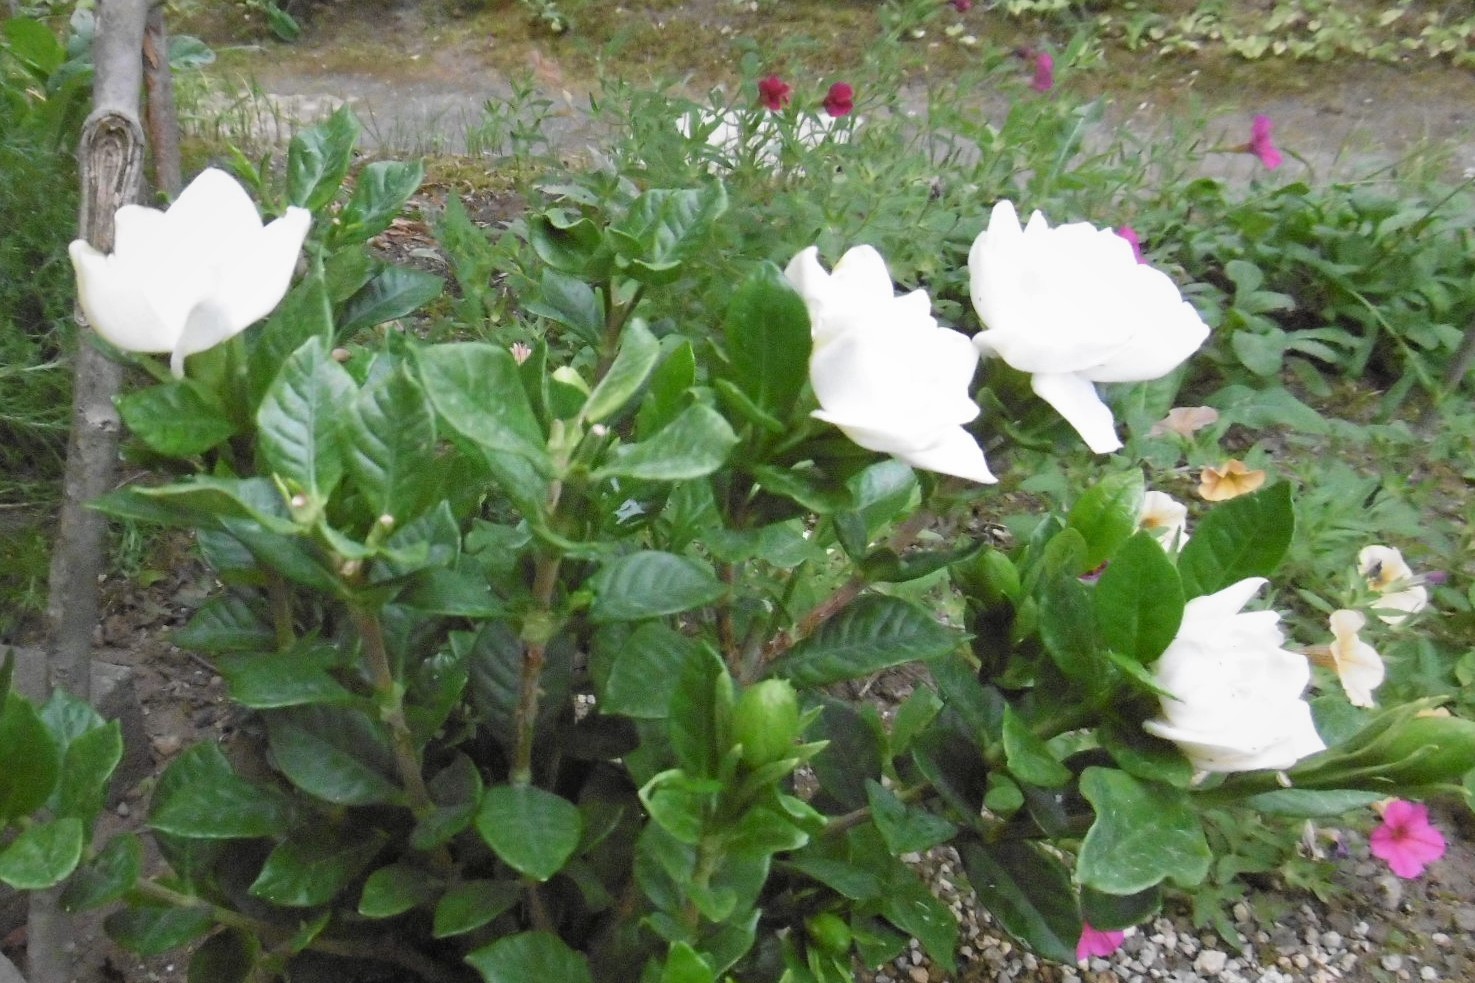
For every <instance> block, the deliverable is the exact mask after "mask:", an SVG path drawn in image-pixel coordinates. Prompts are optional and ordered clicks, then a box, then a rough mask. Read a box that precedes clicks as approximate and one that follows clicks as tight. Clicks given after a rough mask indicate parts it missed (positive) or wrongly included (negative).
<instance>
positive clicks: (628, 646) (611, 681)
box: [599, 621, 700, 720]
mask: <svg viewBox="0 0 1475 983" xmlns="http://www.w3.org/2000/svg"><path fill="white" fill-rule="evenodd" d="M699 644H700V643H698V642H697V641H696V640H695V639H693V638H691V637H689V636H687V635H683V634H681V633H680V632H678V631H675V630H674V629H672V628H669V627H667V626H666V625H663V624H661V623H659V622H655V621H652V622H647V623H646V624H643V625H640V626H639V627H638V628H636V629H635V631H634V632H633V633H632V634H631V635H630V637H629V638H628V639H627V640H625V642H624V643H623V644H622V645H621V646H620V648H619V650H618V651H617V652H616V653H615V655H614V659H613V662H612V664H611V665H610V668H609V674H608V676H607V677H606V678H605V681H604V687H603V689H602V691H601V692H600V699H599V705H600V709H601V710H603V711H604V712H605V713H618V714H623V715H625V716H627V717H639V718H643V719H649V720H655V719H660V718H663V717H665V716H666V715H667V713H668V712H669V711H670V706H671V696H672V694H673V693H674V692H675V690H676V682H677V679H678V678H679V677H680V674H681V667H682V666H683V665H685V664H686V663H687V662H689V661H690V660H691V659H692V658H693V657H694V655H695V652H696V650H697V648H698V647H699Z"/></svg>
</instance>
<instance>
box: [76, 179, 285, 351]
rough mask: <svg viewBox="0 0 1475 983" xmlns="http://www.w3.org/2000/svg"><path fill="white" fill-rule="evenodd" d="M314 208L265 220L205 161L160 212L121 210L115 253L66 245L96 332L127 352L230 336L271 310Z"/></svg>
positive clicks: (198, 345)
mask: <svg viewBox="0 0 1475 983" xmlns="http://www.w3.org/2000/svg"><path fill="white" fill-rule="evenodd" d="M311 224H312V215H311V213H310V212H308V211H307V209H305V208H297V207H292V208H288V209H287V212H286V214H285V215H283V216H282V217H281V218H279V219H277V220H276V221H274V222H272V223H271V224H270V225H267V226H265V227H264V228H263V227H262V223H261V216H260V215H259V214H258V213H257V211H256V205H255V204H253V203H252V201H251V197H250V196H249V195H248V194H246V191H245V189H243V188H242V187H241V186H240V185H239V184H237V183H236V181H235V179H234V178H232V177H230V176H229V175H228V174H226V173H225V172H224V171H219V170H215V169H214V168H208V169H206V170H204V171H201V172H200V174H199V176H198V177H196V178H195V179H194V180H193V181H191V182H190V185H189V187H187V188H185V189H184V191H182V192H181V193H180V195H179V197H178V198H177V199H175V201H174V204H172V205H170V206H169V209H168V210H167V211H162V212H161V211H159V210H158V209H156V208H146V207H144V206H142V205H124V206H123V207H122V208H120V209H118V213H117V217H116V219H115V226H114V228H115V231H114V235H113V251H112V252H111V253H109V254H107V255H104V254H103V253H101V252H98V251H97V250H96V249H94V248H93V247H92V246H90V245H89V244H88V243H87V242H85V241H84V240H82V239H77V240H75V241H74V242H73V243H72V244H71V247H70V252H71V256H72V266H73V267H74V268H75V269H76V272H77V294H78V301H79V303H80V304H81V306H82V311H83V313H84V314H86V316H87V321H88V323H90V324H91V325H92V328H93V330H94V331H96V332H97V333H98V334H99V335H101V336H102V337H103V338H104V339H106V340H107V341H108V342H109V343H110V344H112V345H114V346H115V347H117V348H121V349H123V350H124V351H129V352H151V353H163V352H168V353H169V354H170V359H169V367H170V369H171V370H172V371H173V373H174V375H175V376H176V377H179V376H183V375H184V360H185V358H187V357H188V356H190V355H193V354H195V353H197V352H203V351H205V350H206V349H209V348H213V347H215V346H216V345H218V344H220V343H221V342H223V341H226V340H228V339H230V338H233V337H235V336H236V335H237V334H239V333H240V332H242V331H244V330H245V329H246V328H248V327H250V326H251V325H252V324H254V323H256V322H257V321H259V320H261V319H262V318H263V317H265V316H266V315H267V314H270V313H271V311H272V308H274V307H276V306H277V304H278V303H279V302H280V301H281V299H282V295H283V294H285V293H286V292H287V287H288V286H289V285H290V283H291V281H292V270H293V268H294V267H295V266H296V265H297V255H298V253H299V252H301V250H302V241H303V240H304V239H305V238H307V230H308V227H309V226H310V225H311Z"/></svg>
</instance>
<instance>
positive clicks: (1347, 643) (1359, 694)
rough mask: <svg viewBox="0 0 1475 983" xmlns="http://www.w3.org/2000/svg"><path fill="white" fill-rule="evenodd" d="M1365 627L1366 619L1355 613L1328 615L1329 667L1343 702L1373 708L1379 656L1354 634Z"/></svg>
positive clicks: (1379, 679) (1380, 663)
mask: <svg viewBox="0 0 1475 983" xmlns="http://www.w3.org/2000/svg"><path fill="white" fill-rule="evenodd" d="M1366 625H1367V618H1366V617H1364V616H1363V615H1362V613H1361V612H1359V611H1348V610H1345V609H1343V610H1341V611H1333V612H1332V616H1331V628H1332V644H1331V647H1330V653H1331V657H1332V665H1333V668H1335V669H1336V670H1337V678H1338V679H1340V680H1341V681H1342V689H1343V690H1345V691H1346V693H1347V699H1348V700H1349V701H1351V703H1352V705H1353V706H1355V707H1370V706H1372V705H1373V690H1375V689H1377V688H1378V687H1379V686H1381V685H1382V683H1383V676H1384V669H1383V659H1382V657H1381V656H1379V655H1378V653H1377V650H1376V649H1374V648H1373V647H1372V646H1371V645H1369V644H1368V643H1367V642H1364V641H1363V640H1362V639H1361V638H1359V637H1358V634H1357V633H1358V632H1359V631H1361V630H1362V629H1363V628H1364V627H1365V626H1366Z"/></svg>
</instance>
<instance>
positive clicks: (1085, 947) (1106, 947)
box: [1076, 922, 1127, 962]
mask: <svg viewBox="0 0 1475 983" xmlns="http://www.w3.org/2000/svg"><path fill="white" fill-rule="evenodd" d="M1126 938H1127V933H1126V932H1103V931H1102V930H1101V929H1099V928H1093V927H1092V926H1091V923H1090V922H1082V923H1081V940H1080V941H1079V942H1077V943H1076V962H1084V961H1085V960H1087V959H1091V958H1095V957H1104V956H1109V955H1111V954H1112V953H1113V952H1116V951H1117V950H1118V949H1120V948H1121V947H1122V942H1123V941H1125V940H1126Z"/></svg>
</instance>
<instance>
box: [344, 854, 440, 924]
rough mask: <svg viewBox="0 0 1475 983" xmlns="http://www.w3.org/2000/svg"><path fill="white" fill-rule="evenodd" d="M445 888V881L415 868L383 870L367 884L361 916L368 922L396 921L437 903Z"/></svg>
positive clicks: (402, 866)
mask: <svg viewBox="0 0 1475 983" xmlns="http://www.w3.org/2000/svg"><path fill="white" fill-rule="evenodd" d="M442 886H443V881H442V880H441V878H439V877H437V876H436V875H434V874H432V873H430V872H429V871H427V870H425V869H424V868H422V867H417V866H415V865H414V864H407V863H397V864H390V865H389V866H388V867H380V868H379V869H378V870H376V871H374V872H373V873H372V874H370V875H369V879H368V880H366V881H364V890H363V893H362V894H361V895H359V907H358V912H359V914H360V915H363V916H364V917H365V918H393V917H394V916H395V915H402V914H404V913H405V912H407V911H409V910H410V909H411V908H414V907H417V906H418V905H423V904H428V903H429V902H431V901H433V900H434V899H435V898H436V897H438V896H439V895H440V893H441V889H442Z"/></svg>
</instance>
